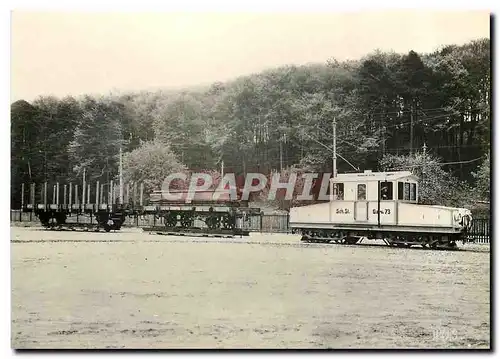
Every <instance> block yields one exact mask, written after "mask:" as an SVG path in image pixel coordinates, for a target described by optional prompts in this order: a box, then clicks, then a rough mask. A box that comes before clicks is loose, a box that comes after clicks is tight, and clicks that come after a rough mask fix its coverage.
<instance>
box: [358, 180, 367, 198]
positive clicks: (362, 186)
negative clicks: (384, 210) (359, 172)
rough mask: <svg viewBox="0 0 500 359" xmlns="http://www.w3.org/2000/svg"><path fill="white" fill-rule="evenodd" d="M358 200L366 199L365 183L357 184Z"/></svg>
mask: <svg viewBox="0 0 500 359" xmlns="http://www.w3.org/2000/svg"><path fill="white" fill-rule="evenodd" d="M358 201H366V185H365V184H358Z"/></svg>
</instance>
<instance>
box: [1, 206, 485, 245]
mask: <svg viewBox="0 0 500 359" xmlns="http://www.w3.org/2000/svg"><path fill="white" fill-rule="evenodd" d="M10 220H11V222H38V218H36V216H35V215H34V214H33V213H23V212H21V211H20V210H11V211H10ZM71 221H75V222H77V223H92V222H91V221H92V218H90V217H88V216H76V217H73V218H71ZM94 221H95V220H94ZM162 225H163V218H155V216H154V215H146V216H135V217H127V218H126V220H125V223H124V226H126V227H149V226H162ZM201 225H202V224H201V223H199V222H197V221H195V226H201ZM244 229H246V230H249V231H252V232H265V233H289V232H291V229H290V226H289V215H288V214H264V215H262V216H255V217H250V220H249V221H248V222H245V224H244ZM490 237H491V227H490V219H489V218H475V219H474V220H473V222H472V229H471V232H470V234H469V235H468V240H469V241H470V242H473V243H480V244H489V243H490Z"/></svg>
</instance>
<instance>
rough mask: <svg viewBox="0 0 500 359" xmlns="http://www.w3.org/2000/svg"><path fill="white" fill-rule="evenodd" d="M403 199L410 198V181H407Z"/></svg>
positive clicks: (407, 199)
mask: <svg viewBox="0 0 500 359" xmlns="http://www.w3.org/2000/svg"><path fill="white" fill-rule="evenodd" d="M403 199H404V200H405V201H409V200H410V184H409V183H408V182H407V183H405V195H404V198H403Z"/></svg>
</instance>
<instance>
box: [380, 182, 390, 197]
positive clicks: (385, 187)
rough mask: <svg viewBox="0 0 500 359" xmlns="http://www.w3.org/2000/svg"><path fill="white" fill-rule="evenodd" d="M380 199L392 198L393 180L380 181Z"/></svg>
mask: <svg viewBox="0 0 500 359" xmlns="http://www.w3.org/2000/svg"><path fill="white" fill-rule="evenodd" d="M380 199H381V200H382V201H390V200H392V182H381V183H380Z"/></svg>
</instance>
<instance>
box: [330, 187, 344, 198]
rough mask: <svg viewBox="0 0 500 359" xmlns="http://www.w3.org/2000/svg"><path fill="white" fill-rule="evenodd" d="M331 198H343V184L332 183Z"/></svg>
mask: <svg viewBox="0 0 500 359" xmlns="http://www.w3.org/2000/svg"><path fill="white" fill-rule="evenodd" d="M333 199H334V200H338V201H343V200H344V184H343V183H334V184H333Z"/></svg>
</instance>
